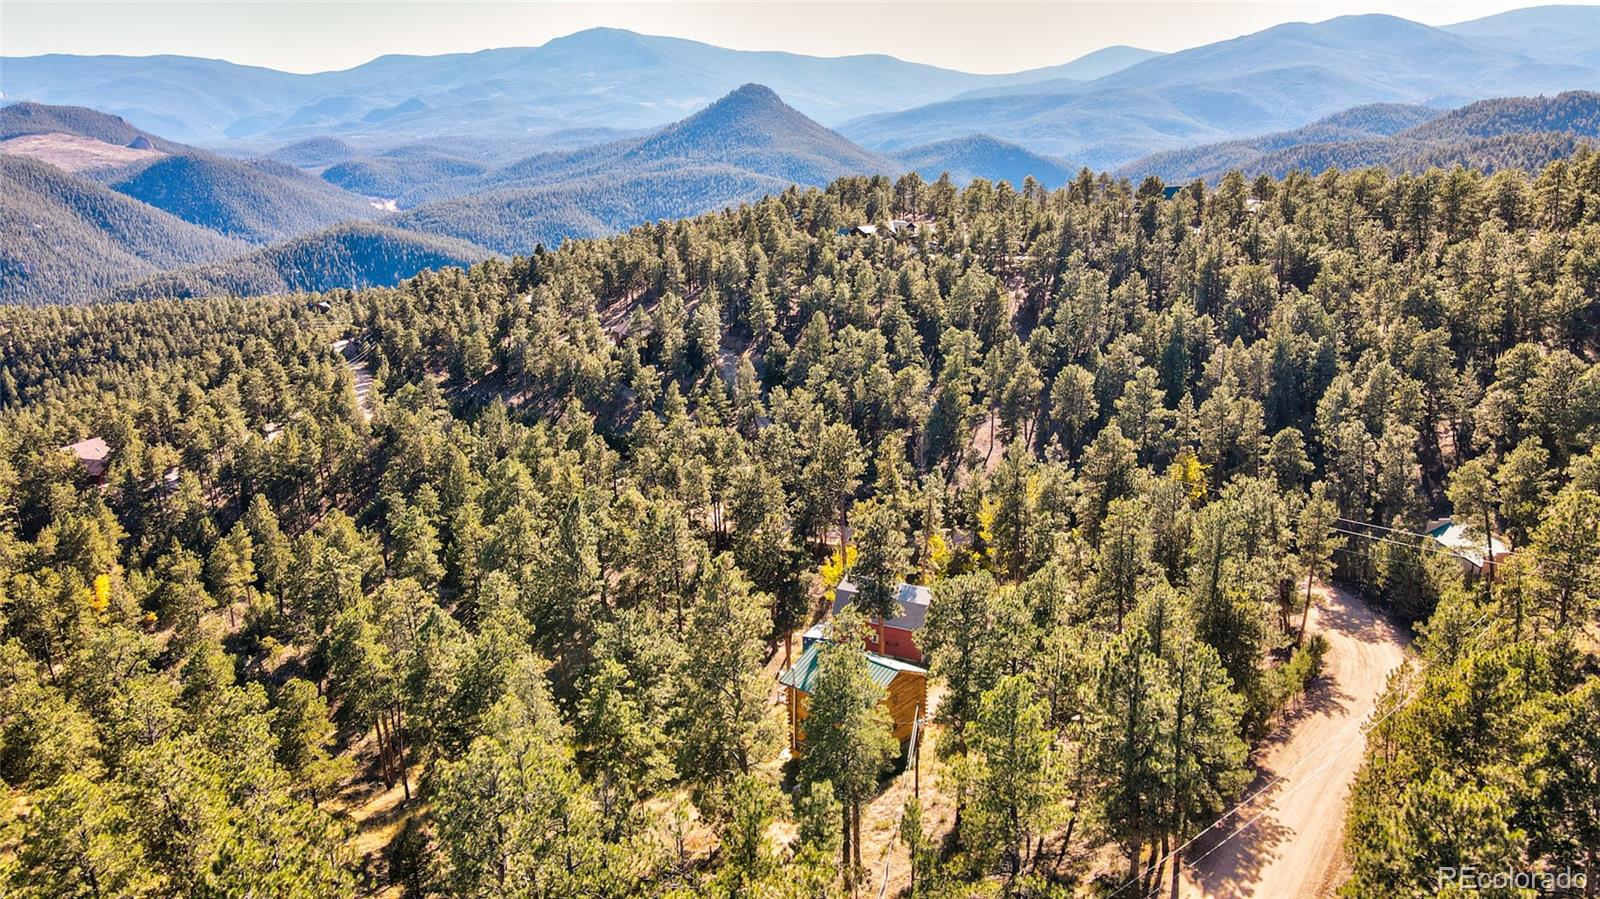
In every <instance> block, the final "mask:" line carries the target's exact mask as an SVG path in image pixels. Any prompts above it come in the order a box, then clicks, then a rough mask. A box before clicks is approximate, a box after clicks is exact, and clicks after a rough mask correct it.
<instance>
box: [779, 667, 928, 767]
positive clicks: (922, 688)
mask: <svg viewBox="0 0 1600 899" xmlns="http://www.w3.org/2000/svg"><path fill="white" fill-rule="evenodd" d="M786 689H787V691H788V693H787V695H788V699H789V748H790V749H794V750H799V749H800V748H801V747H803V746H804V745H805V741H806V735H805V721H806V699H807V696H806V694H805V693H802V692H800V691H799V690H796V689H795V688H793V687H787V688H786ZM927 702H928V679H927V677H925V676H924V675H921V674H916V673H914V672H911V671H902V672H900V673H899V674H898V675H896V676H895V679H894V680H892V681H890V682H889V689H888V691H886V692H885V693H884V697H883V703H882V704H883V705H884V706H885V707H886V708H887V709H888V710H889V719H890V720H891V721H892V722H894V738H895V739H896V740H898V741H900V742H901V743H905V742H906V741H907V740H910V739H911V728H912V725H913V723H914V722H915V721H916V717H917V713H918V712H919V711H920V710H922V708H923V707H924V706H925V705H927Z"/></svg>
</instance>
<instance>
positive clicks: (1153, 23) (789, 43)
mask: <svg viewBox="0 0 1600 899" xmlns="http://www.w3.org/2000/svg"><path fill="white" fill-rule="evenodd" d="M1597 2H1600V0H1597ZM1528 5H1531V4H1530V3H1528V2H1526V0H1522V2H1518V0H1511V2H1497V0H1474V2H1427V0H1409V2H1365V0H1315V2H1227V3H1208V2H1193V0H1190V2H1034V3H973V2H941V0H904V2H856V3H835V2H738V3H734V2H698V3H688V2H655V3H639V2H629V3H607V2H593V0H590V2H584V3H570V2H542V0H502V2H475V0H468V2H455V3H444V2H430V0H421V2H387V0H361V2H348V0H340V2H307V0H266V2H262V0H248V2H247V0H238V2H226V0H223V2H175V3H174V2H163V3H147V2H67V0H58V2H47V3H41V2H29V0H0V55H5V56H30V55H34V54H38V53H125V54H134V55H144V54H152V53H180V54H184V55H189V56H204V57H212V58H219V59H226V60H230V61H232V62H238V63H248V64H252V65H264V66H271V67H273V68H277V69H286V70H290V71H297V72H314V71H323V70H328V69H344V68H349V67H351V66H354V65H358V64H360V63H363V62H366V61H367V60H369V59H372V58H373V57H375V56H381V55H383V54H385V53H418V54H431V53H450V52H457V51H471V50H482V49H486V48H489V47H514V46H536V45H538V44H542V43H544V42H545V41H548V40H549V39H551V38H553V37H559V36H560V35H563V34H570V33H572V32H574V31H579V30H581V29H584V28H590V27H593V26H597V25H608V26H614V27H618V28H629V29H632V30H634V31H640V32H644V33H647V34H664V35H674V36H678V37H686V38H693V39H695V40H701V41H706V42H708V43H712V44H718V45H721V46H724V47H735V48H739V49H751V50H790V51H794V52H797V53H810V54H816V55H819V56H840V55H845V54H851V53H888V54H890V55H893V56H898V57H900V58H902V59H908V60H914V61H917V62H927V63H933V64H935V65H942V66H947V67H950V68H956V69H965V70H967V71H971V72H1011V71H1017V70H1019V69H1026V68H1033V67H1037V66H1046V65H1054V64H1056V63H1061V62H1066V61H1068V60H1070V59H1073V58H1075V57H1077V56H1081V55H1082V54H1084V53H1087V52H1089V51H1091V50H1096V49H1099V48H1100V47H1104V46H1108V45H1111V44H1131V45H1134V46H1139V47H1147V48H1149V49H1152V50H1181V49H1183V48H1185V47H1193V46H1197V45H1199V44H1205V43H1210V42H1212V41H1216V40H1221V39H1225V38H1229V37H1236V36H1238V35H1241V34H1247V33H1249V32H1252V31H1259V30H1260V29H1262V28H1266V27H1268V26H1271V25H1276V24H1278V23H1280V22H1287V21H1320V20H1322V19H1328V18H1332V17H1333V16H1338V15H1345V14H1348V13H1371V12H1382V13H1390V14H1393V15H1398V16H1403V17H1405V18H1408V19H1414V20H1416V21H1419V22H1426V23H1428V24H1430V25H1443V24H1449V23H1452V22H1460V21H1465V20H1467V19H1474V18H1477V17H1479V16H1485V15H1490V14H1492V13H1496V12H1502V11H1504V10H1507V9H1516V8H1518V7H1522V6H1528Z"/></svg>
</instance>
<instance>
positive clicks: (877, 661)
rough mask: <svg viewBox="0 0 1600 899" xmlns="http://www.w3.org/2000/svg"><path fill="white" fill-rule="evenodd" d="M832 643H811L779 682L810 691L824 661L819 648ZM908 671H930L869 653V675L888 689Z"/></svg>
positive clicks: (779, 677) (806, 691) (780, 676)
mask: <svg viewBox="0 0 1600 899" xmlns="http://www.w3.org/2000/svg"><path fill="white" fill-rule="evenodd" d="M831 645H833V644H831V643H828V642H827V641H825V640H818V641H817V642H815V643H813V644H811V646H810V647H809V648H807V649H806V651H805V652H803V653H801V654H800V658H798V659H795V662H794V664H793V665H791V666H789V668H788V670H786V671H784V672H783V673H782V674H780V675H778V683H780V684H783V685H784V686H786V687H794V688H795V689H796V690H799V691H800V692H802V693H810V692H811V685H812V683H813V682H814V681H815V680H816V678H817V667H818V665H819V663H820V662H821V661H822V653H821V652H820V651H819V650H821V649H822V647H824V646H831ZM906 671H910V672H913V673H915V674H921V675H924V676H926V675H927V673H928V671H927V669H926V668H919V667H917V666H916V665H913V664H911V663H910V662H902V661H900V660H899V659H893V658H890V657H889V656H884V655H878V654H877V653H875V652H869V653H867V674H868V676H869V677H871V678H872V682H873V683H875V684H877V685H878V686H880V687H882V688H884V689H886V690H887V689H888V688H889V683H890V682H891V681H893V680H894V679H895V678H896V677H897V676H899V675H900V674H901V673H902V672H906Z"/></svg>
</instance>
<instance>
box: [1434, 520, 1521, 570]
mask: <svg viewBox="0 0 1600 899" xmlns="http://www.w3.org/2000/svg"><path fill="white" fill-rule="evenodd" d="M1427 533H1428V536H1429V537H1430V538H1431V539H1432V540H1433V541H1434V542H1435V543H1437V544H1439V545H1440V546H1441V547H1443V548H1444V549H1446V550H1448V551H1449V552H1450V554H1451V555H1453V556H1455V557H1456V559H1457V560H1459V561H1460V562H1461V567H1462V569H1463V570H1465V571H1466V572H1467V573H1468V574H1483V573H1484V570H1485V565H1484V560H1485V558H1487V559H1488V566H1487V568H1488V572H1489V574H1490V575H1493V574H1494V568H1495V566H1496V565H1498V564H1499V563H1500V560H1502V559H1504V558H1505V557H1506V556H1509V555H1511V547H1509V546H1507V545H1506V544H1505V542H1504V541H1502V540H1501V539H1500V538H1499V537H1496V536H1493V535H1490V537H1489V539H1488V540H1484V539H1483V537H1482V536H1481V535H1476V534H1469V533H1468V531H1467V526H1466V525H1464V524H1460V523H1458V522H1456V521H1454V520H1453V519H1449V518H1439V519H1435V520H1434V521H1430V522H1428V531H1427Z"/></svg>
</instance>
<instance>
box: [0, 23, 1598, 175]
mask: <svg viewBox="0 0 1600 899" xmlns="http://www.w3.org/2000/svg"><path fill="white" fill-rule="evenodd" d="M1597 34H1600V7H1581V6H1546V7H1536V8H1531V9H1523V10H1517V11H1514V12H1510V13H1504V14H1501V15H1496V16H1490V17H1488V18H1484V19H1478V20H1474V21H1471V22H1464V23H1460V24H1457V25H1450V26H1445V27H1431V26H1427V25H1422V24H1419V23H1416V22H1411V21H1407V20H1405V19H1400V18H1395V17H1393V16H1383V15H1363V16H1345V17H1340V18H1335V19H1330V20H1328V21H1324V22H1317V23H1300V22H1296V23H1289V24H1284V25H1279V26H1276V27H1273V28H1268V29H1266V30H1264V31H1260V32H1257V33H1254V34H1249V35H1245V36H1242V37H1238V38H1234V39H1232V40H1225V41H1219V42H1216V43H1212V44H1206V45H1204V46H1200V47H1195V48H1192V49H1188V50H1183V51H1181V52H1176V53H1167V54H1159V53H1153V52H1151V51H1147V50H1139V49H1136V48H1132V47H1109V48H1106V49H1104V50H1100V51H1096V52H1094V53H1091V54H1088V55H1087V56H1083V57H1080V58H1078V59H1076V60H1073V61H1071V62H1068V63H1065V64H1063V65H1059V66H1052V67H1048V68H1042V69H1033V70H1028V71H1023V72H1016V73H1012V74H1006V75H976V74H970V73H966V72H958V71H954V70H950V69H943V68H938V67H935V66H928V65H920V64H916V63H909V62H904V61H901V60H898V59H894V58H892V57H889V56H849V57H839V58H821V57H814V56H803V55H799V54H793V53H780V52H755V51H744V50H729V49H725V48H721V47H715V46H712V45H709V44H704V43H699V42H696V41H690V40H682V39H678V38H667V37H652V36H647V35H641V34H635V33H633V32H629V31H622V30H617V29H607V28H598V29H591V30H588V31H582V32H578V33H576V34H572V35H568V36H566V37H562V38H557V39H555V40H552V41H550V42H549V43H546V44H544V45H543V46H540V47H532V48H529V47H516V48H504V49H496V50H484V51H480V52H476V53H458V54H447V55H441V56H384V57H380V58H378V59H374V60H372V61H371V62H369V63H366V64H364V65H360V66H356V67H355V68H352V69H347V70H344V71H338V72H322V73H317V74H293V73H288V72H280V71H275V70H272V69H266V68H259V67H252V66H242V65H236V64H233V63H228V62H222V61H219V60H207V59H196V58H192V57H180V56H155V57H125V56H68V55H47V56H34V57H10V58H6V59H5V60H4V65H3V66H0V92H3V95H4V96H5V97H7V98H11V99H18V100H35V101H38V102H42V103H49V104H56V105H78V106H87V107H91V108H94V109H98V110H102V111H105V112H111V113H115V114H117V115H120V116H122V117H123V118H125V119H127V120H128V121H129V122H130V123H132V124H133V125H134V126H135V127H139V128H144V129H146V130H149V131H153V132H155V133H159V134H161V135H163V136H165V137H167V138H170V139H173V140H180V141H185V142H188V143H193V144H199V145H203V146H207V147H209V148H211V149H213V150H220V149H222V148H223V147H225V146H230V145H231V146H237V147H239V148H242V149H245V150H247V151H248V152H251V153H253V154H257V155H260V154H262V153H265V152H266V151H268V150H269V149H270V148H272V147H275V146H281V145H284V144H288V143H291V142H295V141H302V140H306V139H309V138H319V137H333V138H338V139H340V140H342V141H344V142H346V143H348V144H350V145H352V146H355V147H360V148H362V149H363V151H364V152H369V153H370V152H373V151H382V150H386V149H390V148H393V147H395V146H397V145H400V144H406V143H414V142H417V141H430V140H441V139H455V138H459V137H461V136H463V135H470V136H471V137H472V139H473V141H474V142H475V143H477V144H478V145H479V146H480V148H484V149H481V150H480V152H483V153H486V154H487V155H489V156H491V157H494V158H489V159H484V158H481V157H480V160H479V161H485V162H491V163H493V162H503V161H505V160H506V159H508V158H512V157H514V156H519V155H520V156H526V155H529V154H530V153H531V152H534V151H536V150H540V149H543V150H563V149H573V148H576V147H578V146H581V145H583V144H588V143H604V142H608V141H610V140H615V139H617V138H620V137H625V136H628V132H633V133H634V134H638V133H642V132H645V131H649V130H653V129H657V128H660V127H662V126H664V125H667V124H669V123H671V122H673V121H675V120H677V119H680V118H682V117H683V116H684V115H687V114H688V113H691V112H693V111H694V110H696V109H700V108H702V107H704V106H705V105H707V104H708V103H710V102H712V101H713V100H715V99H716V98H717V97H719V96H722V95H725V94H726V93H728V92H729V91H732V90H734V89H735V88H737V87H738V86H739V85H740V84H745V83H751V82H754V83H759V84H764V85H767V86H768V87H770V88H772V89H773V90H775V91H776V92H777V93H778V94H779V95H780V96H782V97H783V98H784V99H785V101H786V102H788V103H789V104H790V105H792V106H793V107H794V108H796V109H797V110H799V111H800V112H801V113H802V114H804V115H806V116H807V117H809V118H812V119H815V120H817V121H819V122H821V123H823V124H824V125H827V126H830V127H835V128H837V129H838V130H839V131H840V132H841V133H842V134H844V135H845V136H846V137H849V138H850V139H852V140H853V141H855V142H856V143H858V144H860V145H862V146H864V147H867V148H869V149H873V150H877V151H879V152H886V151H898V150H902V149H906V148H909V147H914V146H922V145H926V144H930V143H937V142H942V141H946V140H953V139H960V138H966V137H969V136H971V135H973V134H987V135H990V136H992V137H995V138H997V139H1000V140H1003V141H1007V142H1010V143H1014V144H1017V145H1019V146H1022V147H1024V148H1026V149H1027V150H1029V151H1031V152H1034V153H1041V154H1045V155H1048V156H1055V157H1060V158H1064V159H1066V160H1068V161H1069V162H1070V164H1071V165H1073V166H1074V167H1076V166H1081V165H1088V166H1090V167H1094V168H1114V167H1117V166H1120V165H1123V164H1126V163H1128V162H1131V161H1133V160H1134V159H1137V158H1139V157H1141V156H1144V155H1147V154H1149V153H1153V152H1159V151H1163V150H1172V149H1179V148H1181V147H1185V146H1191V145H1194V144H1199V143H1211V142H1218V141H1225V140H1231V139H1236V138H1241V137H1249V136H1253V135H1258V134H1263V133H1267V132H1272V131H1284V130H1291V129H1294V128H1298V127H1300V126H1303V125H1306V124H1308V123H1310V122H1312V121H1315V120H1317V119H1319V118H1322V117H1324V116H1327V115H1330V114H1333V113H1335V112H1338V111H1340V110H1344V109H1349V108H1351V107H1353V106H1360V105H1366V104H1372V103H1401V104H1410V105H1425V106H1429V107H1434V108H1453V107H1456V106H1460V105H1463V104H1465V103H1470V102H1472V101H1474V100H1481V99H1488V98H1492V97H1507V96H1530V95H1534V94H1540V93H1557V92H1559V91H1563V90H1595V89H1600V40H1596V38H1595V35H1597ZM499 145H505V146H504V148H503V149H502V148H501V147H500V146H499ZM448 154H449V155H459V154H460V149H459V148H457V149H454V150H451V151H448Z"/></svg>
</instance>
